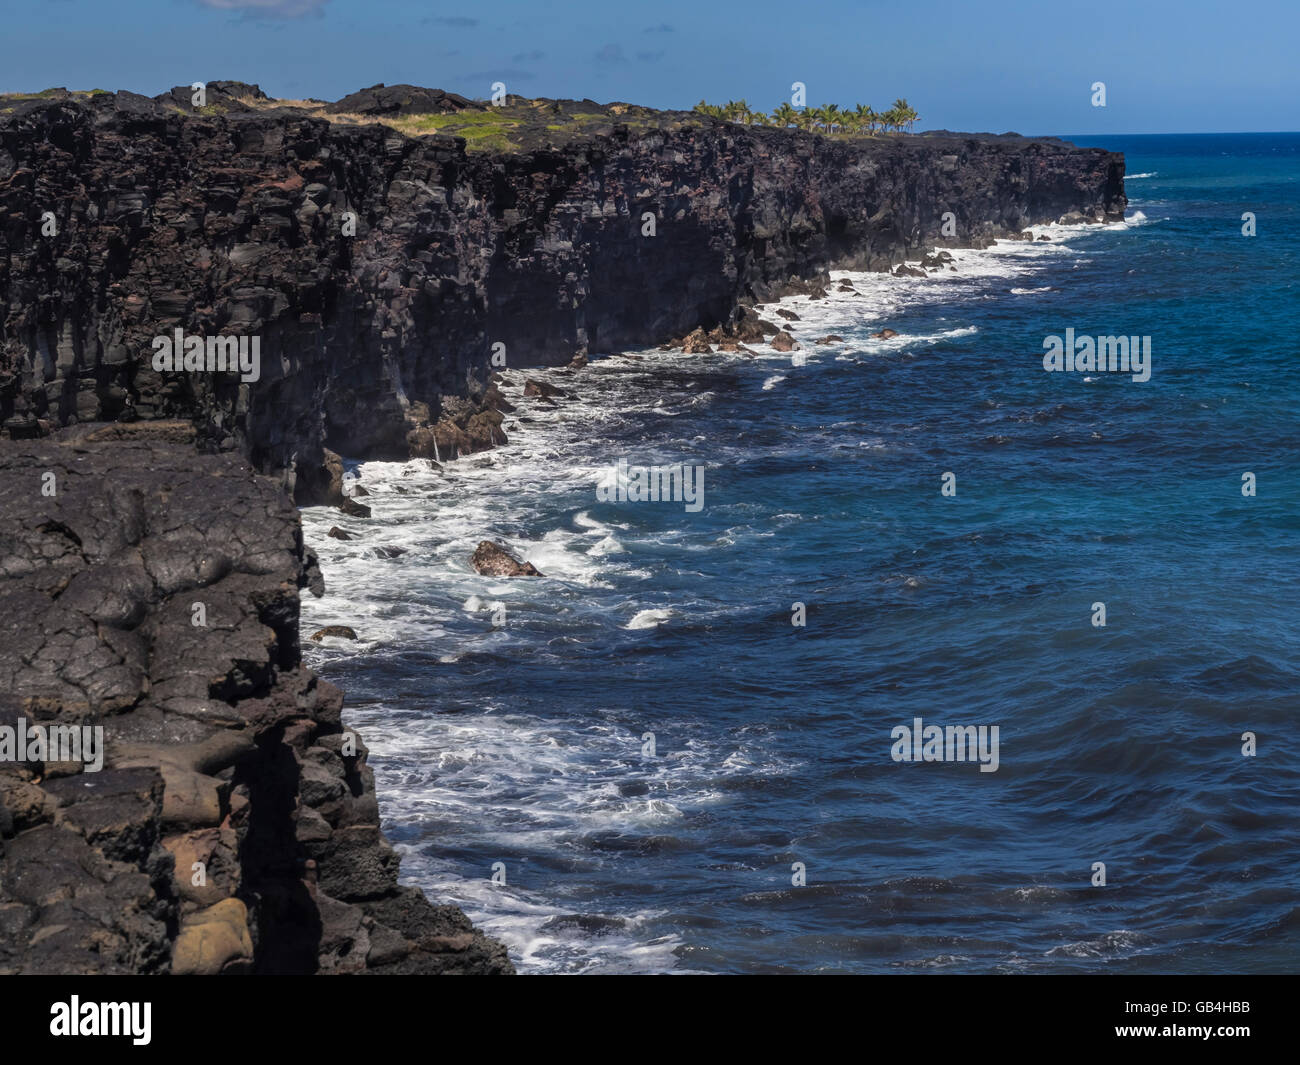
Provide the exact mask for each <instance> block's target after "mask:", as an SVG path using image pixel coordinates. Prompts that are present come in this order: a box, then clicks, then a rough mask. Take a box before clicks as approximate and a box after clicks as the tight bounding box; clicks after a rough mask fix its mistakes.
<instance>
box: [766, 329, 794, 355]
mask: <svg viewBox="0 0 1300 1065" xmlns="http://www.w3.org/2000/svg"><path fill="white" fill-rule="evenodd" d="M772 347H773V348H774V349H775V350H776V351H794V350H795V349H796V348H798V347H799V344H798V343H797V342H796V341H795V339H794V337H792V336H791V335H790V334H789V333H787V332H786V331H785V330H782V331H781V332H779V333H777V334H776V336H774V337H773V338H772Z"/></svg>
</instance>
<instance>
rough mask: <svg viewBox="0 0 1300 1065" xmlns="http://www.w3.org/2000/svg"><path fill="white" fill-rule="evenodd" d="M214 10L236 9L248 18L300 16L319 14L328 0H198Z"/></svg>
mask: <svg viewBox="0 0 1300 1065" xmlns="http://www.w3.org/2000/svg"><path fill="white" fill-rule="evenodd" d="M199 3H200V4H202V5H203V6H204V7H210V8H213V9H214V10H216V11H237V12H239V13H240V14H241V15H245V16H247V17H249V18H302V16H303V15H319V14H321V10H322V9H323V8H324V7H325V5H326V4H328V3H329V0H199Z"/></svg>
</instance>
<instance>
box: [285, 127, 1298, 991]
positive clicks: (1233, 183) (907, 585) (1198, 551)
mask: <svg viewBox="0 0 1300 1065" xmlns="http://www.w3.org/2000/svg"><path fill="white" fill-rule="evenodd" d="M1079 143H1081V144H1082V143H1086V144H1088V145H1096V146H1100V147H1105V148H1110V149H1114V150H1120V151H1123V152H1124V153H1125V154H1126V157H1127V166H1128V172H1129V178H1128V181H1127V190H1128V195H1129V198H1130V205H1129V211H1128V218H1127V220H1126V221H1125V222H1124V223H1116V224H1111V225H1107V226H1089V227H1059V226H1049V227H1040V228H1038V229H1037V230H1035V232H1036V233H1038V234H1041V235H1046V236H1047V237H1048V238H1049V239H1048V240H1045V241H1041V240H1036V241H1034V242H1032V243H1022V242H1001V243H999V244H998V245H996V246H995V247H993V248H991V249H987V250H983V251H957V252H955V253H954V254H955V260H956V261H955V263H954V265H955V266H956V270H947V269H944V270H942V271H939V272H936V273H932V274H931V275H930V276H928V277H926V278H923V279H922V278H896V277H892V276H888V275H879V274H848V273H844V272H842V271H837V272H835V273H834V277H835V278H836V279H837V280H838V279H840V278H844V279H846V280H848V281H849V282H850V283H851V285H852V286H853V288H854V289H855V290H856V291H855V292H854V293H848V292H841V291H839V289H840V286H839V285H838V284H836V285H833V286H832V288H831V291H830V295H829V296H828V298H826V299H824V300H816V301H814V300H810V299H808V298H807V297H794V298H789V299H786V300H784V301H782V302H781V303H780V305H779V306H780V307H782V308H784V309H786V310H789V311H791V312H793V313H794V314H796V315H798V318H799V320H798V321H792V322H790V323H788V324H789V326H790V329H791V332H792V333H793V334H794V336H795V338H796V339H797V340H798V341H800V343H801V344H802V346H803V350H802V351H801V352H800V353H799V354H800V355H801V356H804V357H805V358H801V359H798V360H796V359H794V358H792V356H791V355H790V354H780V353H777V352H774V351H773V350H772V349H771V348H770V347H768V346H766V345H751V346H752V347H753V348H754V349H755V351H757V352H758V355H757V357H754V358H749V357H746V356H744V355H741V354H721V353H719V354H713V355H684V354H682V353H681V352H671V353H664V352H659V351H657V350H653V349H652V350H647V351H643V352H631V353H625V354H620V355H617V356H610V357H605V358H594V359H593V361H592V364H591V365H590V366H589V367H588V368H586V369H585V370H582V371H581V372H578V373H574V374H568V373H563V372H557V371H522V372H521V371H509V372H508V373H507V377H508V379H509V382H510V383H509V384H508V385H507V386H506V387H505V388H504V392H505V394H506V395H507V397H508V398H510V399H511V400H512V401H513V402H515V403H517V404H518V407H519V409H518V411H517V413H516V414H515V415H511V416H508V417H507V419H506V425H507V430H508V432H509V435H510V443H509V444H508V445H507V446H504V447H501V448H499V449H498V450H495V451H492V452H489V453H486V454H483V455H477V456H471V457H467V458H463V459H460V460H459V461H455V462H447V463H445V464H444V465H443V467H442V469H441V470H435V469H433V468H431V467H430V466H429V464H428V463H426V462H423V461H412V462H409V463H384V462H365V463H360V464H357V463H350V464H349V466H348V469H349V478H356V477H359V478H360V483H362V484H364V485H365V486H366V488H367V489H368V490H369V492H370V495H369V497H368V498H367V499H365V500H364V502H365V503H366V504H367V505H369V506H371V507H372V508H373V512H374V513H373V517H372V518H371V519H369V520H356V519H352V518H348V517H345V516H344V515H342V514H340V513H339V512H338V511H337V510H332V509H326V508H311V509H306V510H304V511H303V522H304V528H305V533H306V537H307V540H308V542H309V543H310V545H311V546H312V547H313V548H314V549H315V550H316V551H317V552H318V553H319V554H320V557H321V564H322V569H323V572H324V575H325V579H326V583H327V592H326V594H325V596H324V597H323V598H322V599H320V600H313V599H311V598H309V597H305V598H304V604H303V609H304V618H303V629H304V633H305V634H307V633H310V632H312V631H313V630H314V629H315V628H317V627H320V626H324V625H327V624H343V625H349V626H352V627H353V628H355V629H356V631H357V633H358V636H359V639H358V640H357V641H356V642H355V643H353V642H349V641H342V640H327V641H325V642H324V643H323V644H319V645H318V644H308V645H307V646H308V652H307V654H308V662H309V664H310V665H312V666H313V667H314V668H315V669H317V670H318V671H319V672H320V673H321V674H322V675H324V676H325V677H326V678H328V679H329V680H331V681H333V682H334V683H336V684H338V685H340V686H341V687H342V688H343V689H344V691H345V692H346V694H347V709H346V710H345V721H346V722H347V723H348V724H351V725H354V726H356V727H358V728H359V729H360V730H361V734H362V736H363V738H364V740H365V742H366V743H367V744H368V746H369V747H370V750H371V756H370V762H371V765H372V766H373V767H374V770H375V774H376V778H377V788H378V794H379V799H380V805H381V815H382V818H383V825H384V829H385V831H386V833H387V834H388V836H389V838H390V839H391V840H392V841H393V843H394V845H395V846H397V848H398V849H399V851H400V852H401V854H402V863H403V864H402V871H403V880H404V881H406V882H409V883H413V884H418V885H419V886H420V887H422V888H423V889H425V891H426V892H427V893H428V894H429V895H430V896H431V897H432V898H433V899H434V900H435V901H447V902H454V903H456V904H458V905H460V906H461V907H463V909H464V910H465V911H466V913H467V914H468V915H469V916H470V917H471V918H472V919H473V920H474V921H475V923H476V924H478V925H480V926H481V927H482V928H483V929H484V931H486V932H487V933H488V934H490V935H493V936H495V937H497V938H499V939H501V940H502V941H503V942H505V943H506V944H507V946H508V947H509V950H510V955H511V958H512V959H513V960H514V962H515V964H516V966H517V967H518V968H519V970H520V971H521V972H524V973H629V972H636V973H666V972H673V973H811V972H844V973H889V972H959V973H971V972H1031V973H1056V972H1100V971H1104V972H1126V973H1127V972H1169V973H1180V972H1215V973H1237V972H1294V971H1295V970H1296V969H1297V966H1298V964H1300V821H1298V819H1297V809H1298V806H1297V794H1298V790H1300V789H1298V786H1300V759H1297V756H1296V746H1295V741H1294V735H1295V734H1294V722H1295V718H1296V710H1297V707H1298V706H1300V694H1298V693H1300V625H1297V621H1298V620H1300V566H1298V565H1297V561H1298V555H1300V552H1298V551H1297V544H1298V543H1300V536H1298V534H1300V420H1298V419H1297V417H1296V411H1297V408H1298V407H1300V384H1298V383H1297V381H1298V378H1297V373H1296V357H1297V343H1296V335H1297V327H1298V326H1300V287H1298V284H1300V282H1298V279H1300V253H1298V252H1297V248H1300V134H1240V135H1204V136H1147V137H1093V138H1088V139H1086V140H1080V141H1079ZM1245 212H1252V213H1253V215H1254V218H1255V235H1254V236H1246V235H1243V232H1242V230H1243V226H1244V225H1246V222H1244V221H1243V218H1242V215H1243V213H1245ZM775 311H776V306H773V305H767V306H766V307H765V308H764V309H763V311H762V312H761V313H762V315H763V317H765V318H768V319H770V320H773V321H775V320H777V319H776V318H775V317H774V315H775ZM885 328H889V329H892V330H895V331H897V333H898V336H896V337H893V338H890V339H879V338H872V336H871V334H873V333H876V332H878V331H881V330H883V329H885ZM1067 329H1069V330H1073V332H1074V335H1075V336H1076V337H1079V336H1090V337H1100V336H1115V335H1122V336H1132V337H1138V338H1143V337H1148V338H1150V341H1149V342H1150V347H1151V361H1150V371H1151V372H1150V379H1149V380H1145V381H1135V380H1133V377H1134V375H1133V374H1130V373H1120V372H1109V371H1098V370H1091V371H1090V370H1088V369H1082V370H1075V371H1074V372H1051V373H1049V372H1047V371H1045V369H1044V366H1043V358H1044V351H1045V348H1044V341H1045V339H1046V338H1048V337H1050V336H1060V337H1064V336H1065V335H1066V330H1067ZM827 334H836V335H838V336H840V337H842V338H843V341H842V342H835V343H831V344H825V345H816V344H814V343H813V340H814V339H815V338H818V337H822V336H824V335H827ZM627 356H636V357H635V358H633V357H627ZM528 377H535V378H538V379H541V380H547V381H550V382H552V383H553V384H556V385H557V386H559V387H561V388H564V389H566V390H568V391H571V392H572V395H573V398H571V399H568V400H559V401H557V403H556V405H555V406H554V407H553V408H551V407H546V406H544V405H540V404H538V403H537V402H536V401H535V400H533V399H525V398H522V394H521V393H522V385H523V382H524V380H525V379H526V378H528ZM619 460H624V461H625V462H626V463H627V464H628V467H629V468H640V467H677V466H685V467H688V468H691V469H694V468H696V467H699V468H702V471H703V473H702V475H703V482H702V485H703V495H702V506H700V507H699V508H698V509H688V506H687V504H686V503H685V502H683V501H678V502H672V501H661V502H648V501H641V502H632V501H620V500H618V499H617V498H615V499H612V500H611V499H608V498H605V499H602V498H600V497H599V496H598V492H597V486H598V485H599V484H600V483H601V482H602V479H604V481H605V483H606V484H607V485H608V484H609V483H610V482H609V480H608V477H609V473H608V471H609V470H610V468H613V467H616V465H617V464H618V462H619ZM949 474H950V475H952V476H951V477H946V476H945V475H949ZM1246 474H1253V475H1254V477H1253V483H1254V494H1253V495H1248V494H1244V492H1243V486H1246V487H1247V489H1249V483H1248V482H1249V481H1250V480H1251V479H1243V478H1244V475H1246ZM945 485H948V493H947V494H945V491H944V486H945ZM600 495H602V496H606V497H608V496H609V493H608V492H602V493H600ZM334 525H337V526H339V527H341V528H343V529H344V530H347V531H350V532H354V533H357V534H358V538H356V539H353V540H349V541H340V540H337V539H333V538H329V537H327V536H326V535H325V534H326V532H327V530H328V529H329V528H330V527H332V526H334ZM483 539H500V540H502V541H503V542H504V543H506V544H507V545H508V546H509V547H510V548H511V549H512V550H513V551H514V553H515V554H517V555H518V556H519V557H521V558H526V559H528V560H530V561H531V562H533V563H534V564H535V565H536V566H537V568H538V569H539V570H541V572H542V573H543V574H544V577H542V578H541V579H512V580H506V579H494V578H489V577H483V576H479V575H478V574H476V573H475V572H474V571H473V570H472V569H471V568H470V565H469V557H470V555H471V554H472V552H473V550H474V548H475V546H476V545H477V543H478V542H479V541H480V540H483ZM388 548H398V549H402V552H403V553H400V554H395V555H394V557H388V556H389V555H390V554H394V553H392V552H389V551H387V550H385V549H388ZM796 604H802V610H801V609H800V607H799V606H797V605H796ZM1099 604H1104V614H1105V618H1104V620H1105V624H1104V626H1102V625H1099V624H1096V623H1095V622H1096V621H1098V620H1100V616H1101V615H1100V612H1099V610H1098V605H1099ZM796 621H802V622H803V624H802V625H799V624H795V623H794V622H796ZM916 719H921V722H922V725H921V728H922V730H923V734H924V729H925V728H926V727H927V726H931V725H937V726H940V727H941V728H944V729H946V728H948V727H950V726H959V727H964V726H975V727H976V728H977V729H978V728H980V727H983V728H984V730H985V732H984V735H985V737H986V738H991V737H993V736H994V735H996V737H997V748H996V752H997V762H996V770H995V771H982V769H983V770H988V767H989V766H990V765H991V764H992V763H991V761H990V760H989V759H988V758H986V759H985V760H984V764H983V765H981V763H980V761H979V760H977V759H976V758H975V756H974V754H973V753H971V754H970V757H968V758H967V759H966V760H964V761H957V760H925V759H924V758H922V759H921V760H916V759H913V758H911V757H910V756H911V755H913V754H915V753H917V751H919V750H920V745H919V744H918V745H917V747H915V748H914V747H913V746H912V745H911V741H910V740H907V741H902V740H899V739H897V737H898V736H899V735H901V733H899V732H898V731H897V730H898V729H900V728H901V727H907V728H908V729H911V728H913V727H914V723H915V721H916ZM994 728H996V729H997V732H996V734H995V733H993V731H992V730H993V729H994ZM1246 733H1250V734H1252V736H1253V743H1254V753H1253V755H1252V754H1248V753H1243V750H1244V749H1245V750H1249V746H1250V744H1251V742H1252V741H1251V740H1250V739H1249V738H1245V737H1244V734H1246ZM945 735H946V734H945ZM900 750H901V752H902V753H903V754H906V755H908V756H909V760H906V761H904V760H898V759H896V757H895V755H897V754H899V753H900ZM940 753H944V752H942V751H941V752H940ZM948 753H960V750H958V751H956V752H948ZM968 753H970V752H968ZM986 753H987V752H986ZM1099 863H1102V864H1101V865H1099ZM1102 865H1104V870H1103V868H1102ZM1103 875H1104V884H1103V883H1101V877H1102V876H1103Z"/></svg>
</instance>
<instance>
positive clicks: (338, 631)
mask: <svg viewBox="0 0 1300 1065" xmlns="http://www.w3.org/2000/svg"><path fill="white" fill-rule="evenodd" d="M326 636H334V637H337V638H338V639H340V640H355V639H356V638H357V630H356V629H353V628H350V627H349V626H347V625H326V626H325V627H324V628H323V629H317V630H316V631H315V632H313V633H312V634H311V638H312V639H313V640H315V641H316V642H317V643H320V641H321V640H323V639H325V637H326Z"/></svg>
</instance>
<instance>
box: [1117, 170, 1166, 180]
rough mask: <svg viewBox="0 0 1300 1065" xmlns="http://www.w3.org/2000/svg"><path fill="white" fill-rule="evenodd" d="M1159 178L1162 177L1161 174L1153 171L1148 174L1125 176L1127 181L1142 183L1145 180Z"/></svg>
mask: <svg viewBox="0 0 1300 1065" xmlns="http://www.w3.org/2000/svg"><path fill="white" fill-rule="evenodd" d="M1159 176H1160V174H1159V173H1158V172H1156V171H1155V170H1152V171H1151V172H1150V173H1146V174H1125V175H1124V180H1125V181H1141V180H1142V179H1143V178H1153V177H1159Z"/></svg>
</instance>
